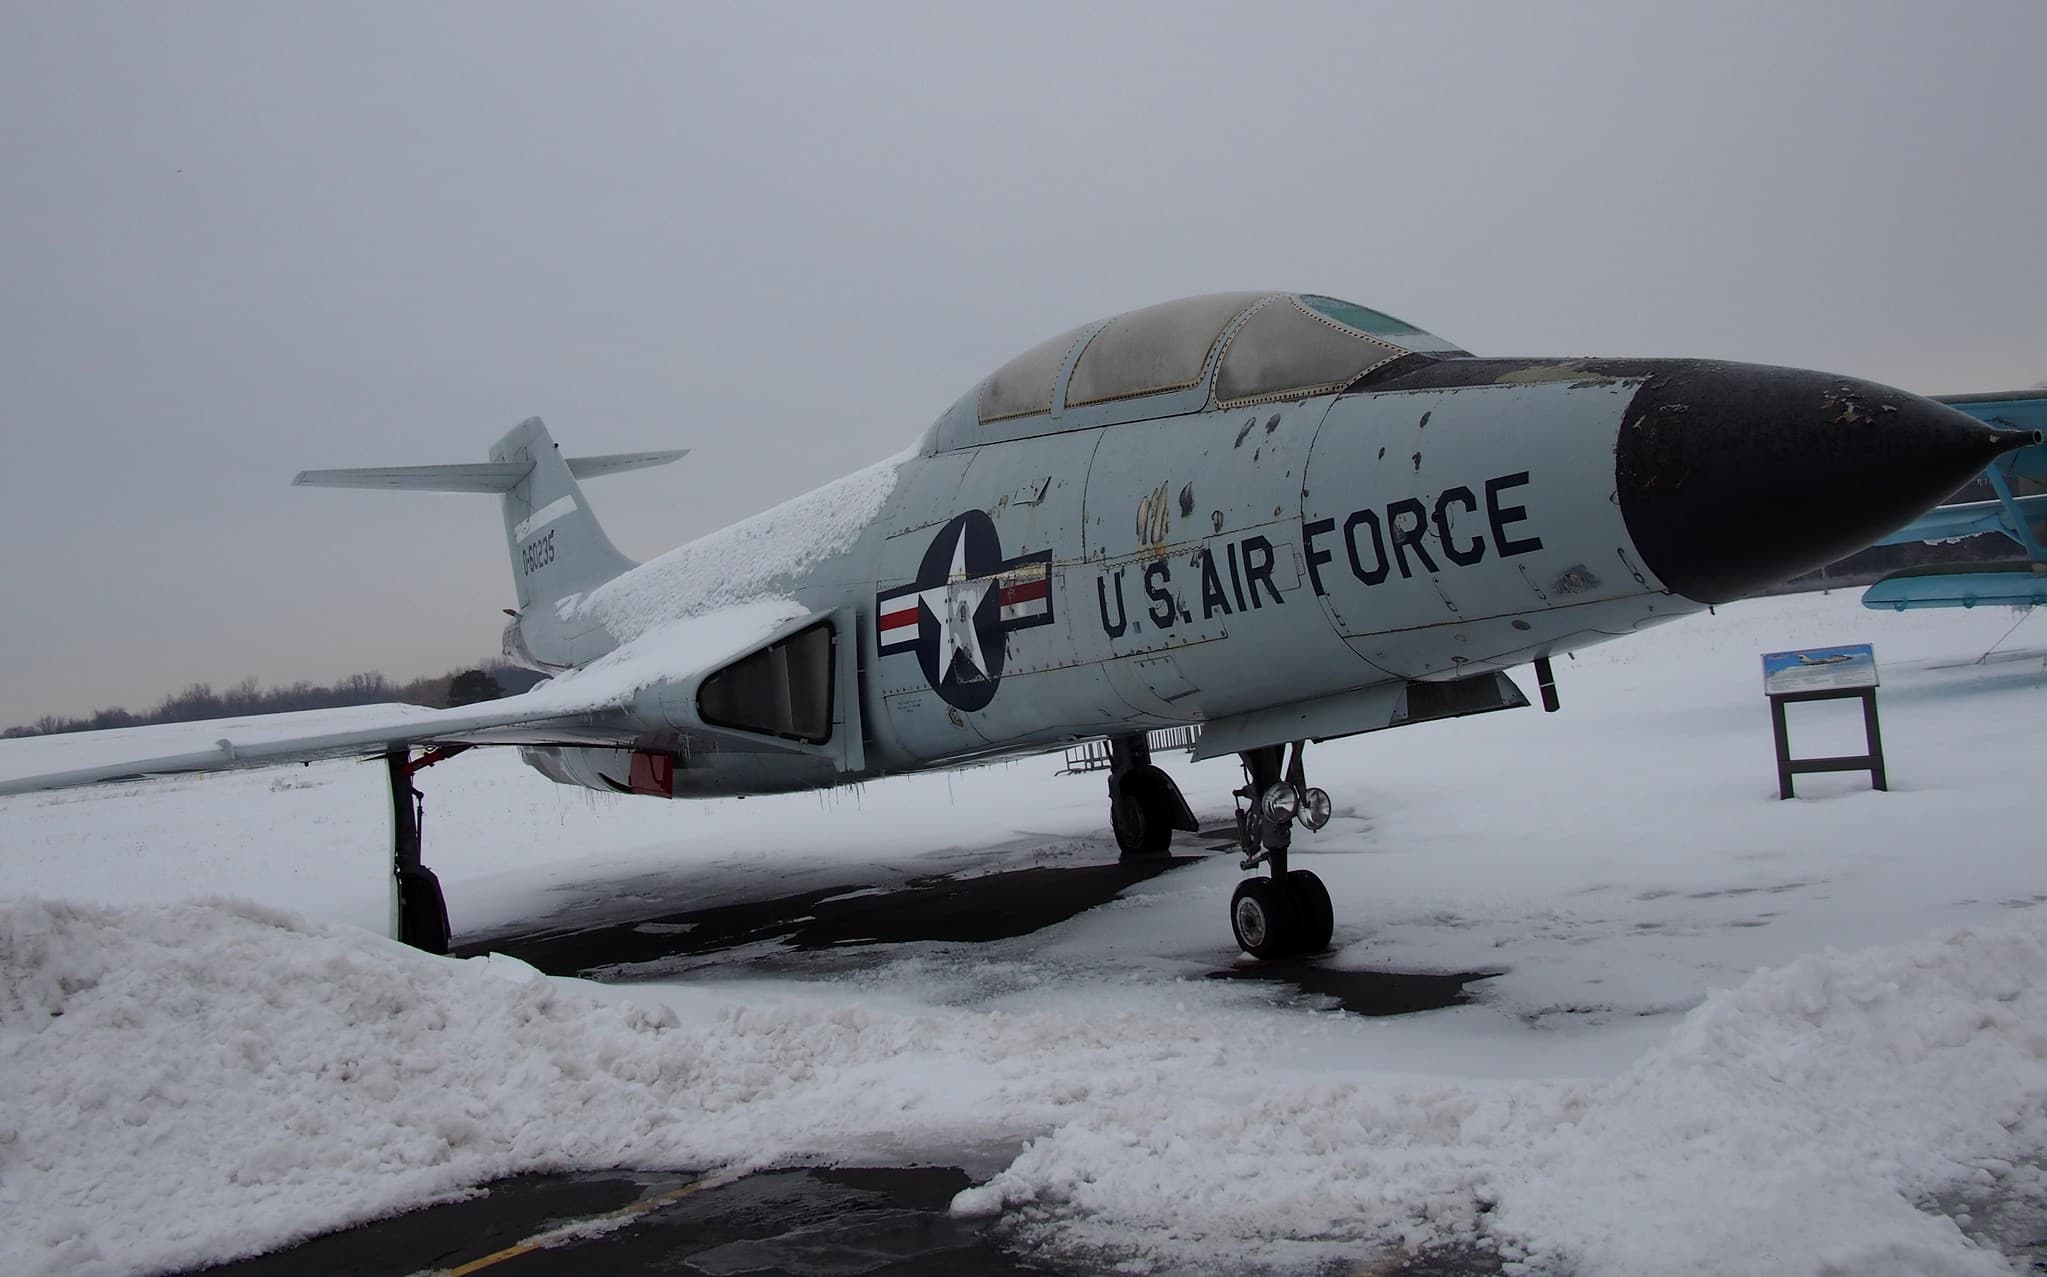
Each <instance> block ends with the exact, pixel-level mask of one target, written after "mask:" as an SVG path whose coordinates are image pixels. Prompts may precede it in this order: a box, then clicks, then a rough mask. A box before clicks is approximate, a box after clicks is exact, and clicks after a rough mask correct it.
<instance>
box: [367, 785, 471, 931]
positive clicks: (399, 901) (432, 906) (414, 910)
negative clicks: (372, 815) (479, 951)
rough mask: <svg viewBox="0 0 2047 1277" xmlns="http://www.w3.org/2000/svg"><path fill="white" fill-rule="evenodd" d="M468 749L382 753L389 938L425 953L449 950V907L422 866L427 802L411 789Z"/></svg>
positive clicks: (438, 885) (437, 882)
mask: <svg viewBox="0 0 2047 1277" xmlns="http://www.w3.org/2000/svg"><path fill="white" fill-rule="evenodd" d="M467 748H469V747H468V746H467V745H443V746H440V747H438V748H435V749H429V750H427V751H426V752H424V753H422V754H421V755H420V756H419V757H417V758H414V757H413V756H412V751H411V750H409V749H406V748H403V747H400V748H397V749H388V750H385V751H384V769H385V771H386V772H387V773H389V775H390V778H391V935H392V936H393V937H394V938H395V939H397V940H398V941H400V942H401V943H404V944H409V945H411V946H412V947H413V948H415V949H424V950H426V951H427V952H428V953H446V952H447V951H448V902H447V900H446V899H445V898H444V897H443V896H442V895H441V880H440V879H439V878H436V877H435V876H434V871H433V870H431V869H429V868H427V867H426V866H425V865H423V864H421V863H420V858H419V855H420V852H419V847H420V841H419V833H420V827H421V825H422V824H423V822H424V820H425V812H426V808H425V798H424V796H423V795H421V793H420V792H419V791H418V790H417V789H414V788H413V787H412V777H413V774H414V773H415V772H418V771H419V770H421V769H422V768H426V767H431V766H433V765H434V764H435V763H438V762H440V761H441V760H442V759H444V758H453V757H454V756H455V755H457V754H459V753H461V752H462V751H463V750H465V749H467Z"/></svg>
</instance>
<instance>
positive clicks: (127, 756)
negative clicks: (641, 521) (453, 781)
mask: <svg viewBox="0 0 2047 1277" xmlns="http://www.w3.org/2000/svg"><path fill="white" fill-rule="evenodd" d="M803 616H804V610H803V609H802V608H801V607H799V606H797V605H796V604H794V603H792V602H790V601H788V600H786V599H766V600H756V601H754V602H751V603H746V604H740V605H737V606H733V607H727V608H722V609H718V610H716V611H712V612H709V613H705V614H702V615H699V616H695V617H690V618H687V619H685V620H681V621H676V622H672V623H670V624H668V625H665V626H661V627H658V628H656V629H653V630H650V631H649V632H648V633H647V634H646V635H644V636H643V637H641V638H639V639H636V640H634V641H633V642H631V643H628V644H625V645H624V646H622V647H620V648H618V649H617V650H616V651H614V652H612V653H610V654H609V655H607V656H605V657H603V658H601V659H599V660H597V661H595V662H593V663H592V664H590V665H589V666H586V667H584V668H583V669H579V670H574V671H571V672H569V673H567V674H563V675H561V676H559V677H557V678H554V679H550V680H549V681H548V682H546V683H542V684H541V685H540V686H538V687H535V688H534V689H533V690H532V691H529V692H525V693H522V694H521V695H518V696H508V697H505V698H504V699H502V700H495V701H488V702H485V703H482V704H478V705H466V706H462V707H460V708H456V709H440V710H436V709H423V708H421V707H419V706H416V705H395V704H392V705H362V706H351V707H348V708H343V709H318V710H306V711H303V712H300V713H292V714H266V715H259V716H255V717H249V718H226V719H209V720H206V721H202V722H196V723H165V724H161V725H158V726H151V727H129V728H120V729H116V730H113V731H101V732H71V733H65V734H63V735H56V736H33V737H25V738H19V739H15V740H4V741H0V795H5V794H20V793H29V792H32V791H35V790H42V789H64V788H70V787H72V786H77V785H91V784H97V783H100V782H104V781H115V780H131V779H135V778H138V777H143V776H160V775H170V774H175V773H182V772H205V771H221V770H226V769H229V768H237V767H262V766H267V765H269V764H273V763H288V762H310V761H312V760H314V759H320V758H345V757H349V756H366V755H372V754H380V753H382V752H384V751H385V750H387V749H390V748H393V747H397V746H412V745H455V744H468V745H475V744H487V745H535V744H599V745H605V744H608V745H626V746H630V745H631V743H632V742H633V741H634V739H635V738H636V737H638V736H639V735H641V734H642V732H643V731H644V730H645V727H646V725H645V724H644V723H643V722H642V721H641V720H640V719H639V718H638V717H637V716H636V715H635V713H634V706H635V702H636V701H637V700H638V699H639V698H640V695H641V693H642V692H643V691H645V690H646V689H649V688H652V687H654V686H655V685H657V684H664V683H670V682H677V681H681V682H687V681H689V680H692V679H694V678H697V677H700V676H702V675H703V674H706V673H708V672H710V671H713V670H716V669H718V668H721V667H722V666H724V665H727V664H729V663H731V662H732V661H733V660H735V659H736V658H738V657H740V656H743V655H745V654H746V653H748V652H750V651H752V650H753V649H754V648H755V647H757V646H759V645H760V644H761V643H762V642H763V641H765V640H767V639H769V638H771V637H773V636H774V635H775V634H776V633H777V632H778V631H782V630H786V629H787V628H788V627H789V624H790V622H791V621H794V620H799V619H802V618H803Z"/></svg>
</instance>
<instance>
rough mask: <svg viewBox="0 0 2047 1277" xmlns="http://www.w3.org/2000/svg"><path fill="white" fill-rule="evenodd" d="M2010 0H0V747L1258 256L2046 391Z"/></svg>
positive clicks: (1428, 303) (1466, 334)
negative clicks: (6, 729) (441, 470)
mask: <svg viewBox="0 0 2047 1277" xmlns="http://www.w3.org/2000/svg"><path fill="white" fill-rule="evenodd" d="M2043 55H2047V4H2042V3H2040V0H2014V2H2012V3H1996V4H1993V3H1966V2H1964V3H1956V4H1951V5H1939V6H1935V5H1924V4H1916V3H1914V4H1905V3H1892V4H1882V5H1879V4H1876V3H1844V4H1835V5H1819V4H1795V3H1794V4H1786V3H1781V2H1772V3H1766V4H1758V5H1753V6H1737V5H1733V4H1722V3H1716V4H1713V5H1710V6H1703V5H1702V6H1698V7H1697V8H1695V9H1692V10H1690V11H1688V12H1684V13H1673V12H1670V11H1669V9H1668V7H1667V6H1664V5H1658V4H1643V3H1639V2H1635V0H1630V2H1628V3H1619V4H1613V5H1598V6H1595V5H1575V4H1563V5H1559V4H1548V3H1546V4H1541V5H1512V6H1507V5H1500V6H1483V5H1468V4H1454V5H1443V4H1404V5H1397V6H1396V5H1384V4H1364V3H1342V4H1329V5H1288V4H1272V3H1258V4H1244V3H1236V4H1229V5H1218V6H1209V5H1191V4H1175V5H1163V4H1159V5H1135V4H1087V5H1082V6H1075V7H1070V8H1055V7H1052V6H1048V5H1044V4H1038V3H1009V4H1003V5H1000V6H977V5H944V6H928V7H927V6H909V5H882V4H858V5H817V6H777V5H765V4H763V5H739V4H731V5H719V6H710V5H704V6H690V5H682V4H658V5H653V4H650V5H628V4H599V5H586V4H575V5H569V4H562V5H557V6H549V7H539V6H529V5H508V4H499V3H492V4H480V3H479V4H460V5H451V4H442V5H425V4H417V3H405V4H397V5H389V4H371V3H363V2H362V0H351V2H350V3H347V4H331V3H321V4H290V3H278V2H277V0H263V2H262V3H249V4H218V3H216V4H205V5H198V4H186V5H162V4H147V5H143V4H137V5H112V4H48V3H40V2H32V0H0V413H4V416H0V438H4V441H5V452H4V460H0V599H4V603H0V635H4V640H0V641H4V661H0V725H6V724H11V723H18V722H23V721H26V720H29V719H32V718H34V717H35V716H37V715H39V714H43V713H60V714H82V713H84V712H87V711H89V710H92V709H95V708H99V707H102V706H106V705H110V704H122V705H126V706H129V707H130V708H143V707H146V706H147V705H150V704H153V703H154V702H155V701H156V700H158V699H160V698H161V697H162V696H163V695H164V694H165V693H166V692H169V691H172V690H175V689H177V688H180V687H182V686H184V685H186V684H189V683H192V682H195V681H202V680H203V681H211V682H213V683H215V684H216V685H219V684H225V683H230V682H233V681H235V680H236V679H238V678H241V677H243V676H245V675H252V674H253V675H255V676H257V677H259V678H261V679H262V680H264V681H265V682H266V683H268V682H281V681H291V680H295V679H299V678H309V679H316V680H321V681H325V680H329V679H332V678H335V677H338V676H340V675H343V674H347V673H350V672H353V671H357V670H365V669H381V670H383V671H384V672H385V673H387V674H390V675H392V676H394V677H406V676H413V675H417V674H422V673H430V672H438V671H440V670H443V669H446V668H449V667H452V666H456V665H459V664H461V663H464V662H468V661H473V660H475V659H477V658H480V657H483V656H486V655H489V654H492V653H493V652H494V651H495V650H496V645H497V636H498V630H499V628H500V625H501V623H502V620H503V617H502V615H501V614H500V612H499V609H500V608H501V607H503V606H505V605H507V604H508V603H510V602H511V580H510V573H509V569H508V561H507V556H506V551H505V548H504V545H503V534H502V529H501V526H500V524H499V522H498V518H497V512H496V508H495V503H494V501H493V500H492V499H490V498H487V497H473V496H453V495H447V496H443V495H411V494H386V493H364V492H345V491H341V492H337V491H323V490H307V489H293V488H291V487H289V486H287V485H288V482H289V480H290V478H291V475H292V474H293V473H294V472H295V471H297V470H299V469H301V468H304V467H310V466H346V465H393V464H415V463H430V462H450V461H463V460H471V459H480V458H481V457H482V456H483V454H484V451H485V449H486V448H487V447H488V445H489V444H490V442H491V441H492V440H493V439H495V438H496V437H497V436H498V435H499V434H501V433H503V432H504V431H505V430H506V429H507V428H509V427H510V426H511V425H513V424H514V423H516V422H517V421H518V420H520V419H521V418H522V417H525V416H528V415H532V414H539V415H541V416H544V417H545V418H546V419H547V422H548V424H549V426H550V428H551V429H552V430H553V431H554V433H555V436H556V438H557V439H559V440H560V441H561V442H562V445H563V448H564V450H565V451H567V452H570V453H587V452H615V451H624V450H629V449H637V448H658V447H677V446H688V447H691V448H694V449H695V451H694V452H693V453H692V454H691V456H690V457H689V458H687V459H686V460H685V461H684V462H682V463H681V464H679V465H676V466H671V467H668V468H667V469H663V470H655V471H649V472H646V473H644V474H634V475H628V476H624V477H621V478H616V479H607V480H603V481H601V482H599V483H597V484H593V485H592V497H593V501H594V503H595V505H596V507H597V509H598V512H599V514H600V515H601V516H602V517H603V519H604V520H605V522H606V524H607V526H608V527H609V529H610V530H611V532H612V535H613V537H614V539H615V540H616V541H618V543H619V545H620V547H621V548H622V549H624V550H625V551H626V552H627V553H629V554H632V555H634V556H636V557H650V556H652V555H654V554H656V553H659V552H660V551H662V550H664V549H667V548H668V547H669V546H671V545H674V544H676V543H678V542H680V541H683V540H686V539H688V538H690V537H693V536H696V535H698V534H700V533H702V532H705V531H707V530H710V529H712V528H715V527H717V526H719V525H721V524H723V523H726V522H729V521H731V520H733V519H735V518H739V517H742V516H744V515H746V514H748V513H750V512H752V511H753V510H755V509H758V508H760V507H762V506H765V505H768V504H771V503H773V502H775V501H778V500H780V499H782V498H785V497H788V496H790V495H792V494H795V493H797V492H800V491H802V490H804V489H807V488H810V487H814V486H816V485H817V484H819V483H822V482H824V481H826V480H829V479H831V478H833V477H835V476H837V475H838V474H840V473H843V472H845V471H847V470H850V469H853V468H855V467H857V466H860V465H863V464H865V463H867V462H869V461H872V460H875V459H877V458H879V457H881V456H884V455H886V454H888V453H891V452H894V451H896V450H897V449H899V448H901V447H902V446H903V445H904V444H905V443H907V442H908V441H909V440H911V439H912V438H913V437H915V435H916V434H917V433H918V432H919V431H920V430H921V429H922V428H923V427H924V426H925V425H927V424H928V423H929V422H930V420H931V419H932V418H933V417H934V416H935V415H937V413H938V412H939V411H940V410H941V409H943V408H944V407H945V406H946V405H947V404H948V403H950V402H951V401H952V400H953V399H954V398H955V397H957V396H958V395H959V394H960V393H961V392H962V391H963V390H965V389H966V388H967V387H968V386H969V385H971V384H972V383H973V382H974V381H975V380H977V379H978V378H979V377H980V376H981V375H982V374H984V373H985V372H987V371H988V370H989V369H991V368H993V367H994V366H996V365H997V364H999V363H1001V362H1002V361H1003V360H1005V359H1006V358H1008V357H1009V356H1010V355H1011V354H1014V353H1015V352H1017V351H1018V350H1021V349H1022V348H1024V347H1026V346H1028V345H1031V344H1032V343H1034V342H1036V341H1037V340H1039V339H1040V338H1043V337H1045V336H1048V335H1050V334H1051V333H1053V332H1056V331H1059V330H1061V329H1064V328H1067V327H1070V326H1072V325H1074V324H1077V323H1080V322H1082V321H1085V320H1088V319H1092V318H1095V317H1098V316H1101V315H1106V314H1111V313H1114V312H1116V311H1120V310H1124V309H1127V308H1130V307H1133V306H1138V305H1143V304H1147V303H1150V302H1154V301H1160V300H1164V299H1166V298H1170V297H1175V296H1179V295H1183V294H1188V293H1197V292H1207V291H1213V290H1218V289H1229V288H1260V287H1281V288H1300V289H1310V290H1314V291H1319V292H1326V293H1333V294H1336V295H1338V296H1342V297H1348V298H1351V299H1353V300H1356V301H1360V302H1364V303H1367V304H1369V305H1372V306H1376V307H1378V308H1380V309H1383V310H1387V311H1390V312H1392V313H1394V314H1397V315H1400V316H1402V317H1404V318H1407V319H1409V320H1412V321H1414V322H1416V323H1419V324H1421V325H1422V326H1424V327H1427V328H1430V329H1433V330H1435V331H1437V332H1440V333H1442V334H1444V335H1445V336H1448V337H1450V338H1452V339H1453V340H1456V341H1458V342H1460V343H1462V344H1463V345H1465V346H1466V347H1467V348H1469V349H1471V350H1473V351H1475V352H1478V353H1481V354H1534V353H1600V354H1643V355H1680V354H1688V355H1708V356H1716V357H1725V358H1732V359H1745V360H1755V361H1761V362H1771V363H1783V364H1795V365H1802V366H1808V367H1817V368H1823V369H1828V370H1830V371H1837V372H1842V373H1850V374H1855V375H1858V376H1865V377H1871V378H1875V379H1877V380H1880V381H1887V382H1890V383H1892V384H1895V385H1899V386H1903V387H1906V388H1908V389H1912V390H1918V391H1923V392H1930V393H1937V392H1942V391H1954V390H1978V389H1996V388H2008V387H2020V386H2027V385H2031V384H2034V383H2036V382H2039V381H2041V380H2042V379H2047V81H2043V78H2042V76H2041V75H2040V70H2039V69H2040V67H2041V65H2042V63H2043Z"/></svg>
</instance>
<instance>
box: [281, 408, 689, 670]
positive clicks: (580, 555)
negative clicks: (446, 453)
mask: <svg viewBox="0 0 2047 1277" xmlns="http://www.w3.org/2000/svg"><path fill="white" fill-rule="evenodd" d="M687 451H688V449H680V450H677V451H671V452H638V453H620V454H616V455H612V456H603V457H564V456H562V455H561V451H560V448H559V446H558V445H557V444H556V443H555V441H554V439H553V437H552V436H550V435H549V434H548V433H547V427H546V426H545V425H543V424H542V423H541V420H540V418H538V417H528V418H527V419H526V420H525V421H522V422H520V423H519V424H518V425H516V426H514V427H513V428H512V429H511V431H510V432H509V433H507V434H506V435H505V437H504V438H502V439H500V440H498V441H497V442H496V443H494V444H492V445H491V449H490V461H489V462H487V463H482V464H475V465H456V466H386V467H382V468H377V469H368V470H305V471H301V472H300V473H299V475H298V477H297V478H295V479H293V480H292V482H293V483H294V484H300V485H303V486H307V487H322V488H387V489H397V490H403V491H413V492H497V493H502V494H503V495H504V501H503V506H504V517H505V538H506V540H507V541H508V542H509V543H510V549H511V552H512V584H513V586H514V587H515V588H516V589H517V591H518V596H519V611H520V612H521V614H524V613H526V612H527V611H528V610H529V609H530V608H532V606H533V605H534V604H536V603H537V604H539V605H540V606H541V608H542V609H544V610H546V611H550V612H551V611H552V608H553V605H554V604H555V603H556V602H557V601H559V600H561V599H563V598H565V597H567V596H568V595H571V594H576V593H580V592H582V591H585V590H590V589H594V588H595V587H597V586H599V585H602V584H604V583H605V582H606V581H609V580H610V579H612V578H613V577H615V576H617V575H618V574H619V573H621V572H624V571H626V570H627V569H628V568H631V567H632V566H633V561H632V560H631V559H628V558H627V557H625V556H624V555H623V554H620V553H619V552H618V547H616V546H614V545H613V544H612V543H611V538H610V537H607V536H605V535H604V529H603V528H602V527H600V526H599V525H598V523H597V516H596V515H594V514H592V513H591V512H590V504H589V502H588V500H587V499H585V498H584V496H583V489H582V487H581V486H580V485H578V484H577V482H576V480H577V478H578V477H583V478H594V477H596V476H598V475H606V474H617V473H619V472H621V471H624V470H637V469H640V468H642V467H644V466H658V465H666V464H667V463H668V462H671V461H674V460H675V459H676V458H678V457H681V456H683V455H684V454H685V453H686V452H687ZM536 619H537V618H536ZM541 628H543V629H551V628H552V627H551V626H543V627H541ZM531 637H534V638H537V637H539V635H538V634H535V635H532V636H531ZM536 654H538V655H540V656H541V658H542V659H543V660H548V659H549V658H548V656H547V654H541V653H536ZM549 663H553V662H552V661H550V662H549Z"/></svg>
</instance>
